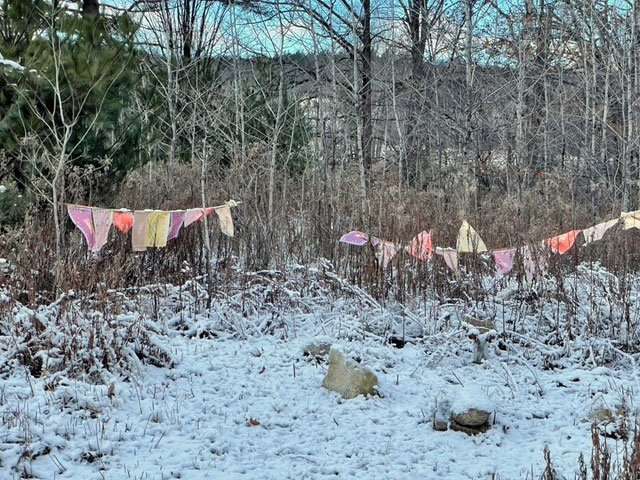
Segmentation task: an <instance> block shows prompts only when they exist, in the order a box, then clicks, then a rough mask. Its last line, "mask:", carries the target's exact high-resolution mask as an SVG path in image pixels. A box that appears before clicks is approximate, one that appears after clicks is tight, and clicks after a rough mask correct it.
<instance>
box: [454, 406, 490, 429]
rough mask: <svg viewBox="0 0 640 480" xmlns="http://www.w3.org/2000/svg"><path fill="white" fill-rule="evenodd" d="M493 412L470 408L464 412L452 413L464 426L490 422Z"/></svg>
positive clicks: (455, 419)
mask: <svg viewBox="0 0 640 480" xmlns="http://www.w3.org/2000/svg"><path fill="white" fill-rule="evenodd" d="M490 416H491V412H486V411H484V410H478V409H476V408H470V409H468V410H465V411H464V412H462V413H458V414H453V415H451V419H452V420H453V421H454V422H456V423H457V424H458V425H462V426H463V427H481V426H482V425H486V424H487V423H488V422H489V417H490Z"/></svg>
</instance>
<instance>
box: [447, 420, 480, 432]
mask: <svg viewBox="0 0 640 480" xmlns="http://www.w3.org/2000/svg"><path fill="white" fill-rule="evenodd" d="M450 427H451V430H453V431H454V432H462V433H466V434H467V435H478V434H480V433H484V432H486V431H487V430H489V424H488V423H485V424H484V425H480V426H479V427H467V426H465V425H460V424H459V423H458V422H456V421H452V422H451V423H450Z"/></svg>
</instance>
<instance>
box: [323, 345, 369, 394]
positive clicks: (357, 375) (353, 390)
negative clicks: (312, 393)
mask: <svg viewBox="0 0 640 480" xmlns="http://www.w3.org/2000/svg"><path fill="white" fill-rule="evenodd" d="M377 385H378V377H376V375H375V373H373V372H372V371H371V370H370V369H368V368H366V367H361V366H360V365H358V364H357V363H356V362H354V361H352V360H347V359H346V358H345V356H344V354H343V353H342V352H340V351H338V350H337V349H335V348H331V351H330V352H329V370H328V371H327V375H326V376H325V377H324V380H323V381H322V386H323V387H324V388H326V389H327V390H331V391H333V392H337V393H339V394H340V395H341V396H342V398H345V399H349V398H355V397H357V396H358V395H373V394H375V393H376V386H377Z"/></svg>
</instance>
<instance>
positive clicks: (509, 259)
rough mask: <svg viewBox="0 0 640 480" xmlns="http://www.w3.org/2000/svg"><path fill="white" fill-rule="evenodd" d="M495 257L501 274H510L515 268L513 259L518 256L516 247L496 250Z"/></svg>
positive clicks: (497, 268)
mask: <svg viewBox="0 0 640 480" xmlns="http://www.w3.org/2000/svg"><path fill="white" fill-rule="evenodd" d="M491 253H493V259H494V260H495V262H496V270H497V272H499V273H500V274H501V275H506V274H508V273H509V272H510V271H511V270H513V260H514V258H515V256H516V249H515V248H503V249H502V250H494V251H493V252H491Z"/></svg>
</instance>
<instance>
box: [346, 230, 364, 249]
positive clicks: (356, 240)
mask: <svg viewBox="0 0 640 480" xmlns="http://www.w3.org/2000/svg"><path fill="white" fill-rule="evenodd" d="M339 241H340V242H341V243H347V244H349V245H355V246H356V247H362V246H364V245H366V244H367V243H369V235H367V234H366V233H362V232H358V231H357V230H354V231H353V232H349V233H345V234H344V235H342V237H340V240H339Z"/></svg>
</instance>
